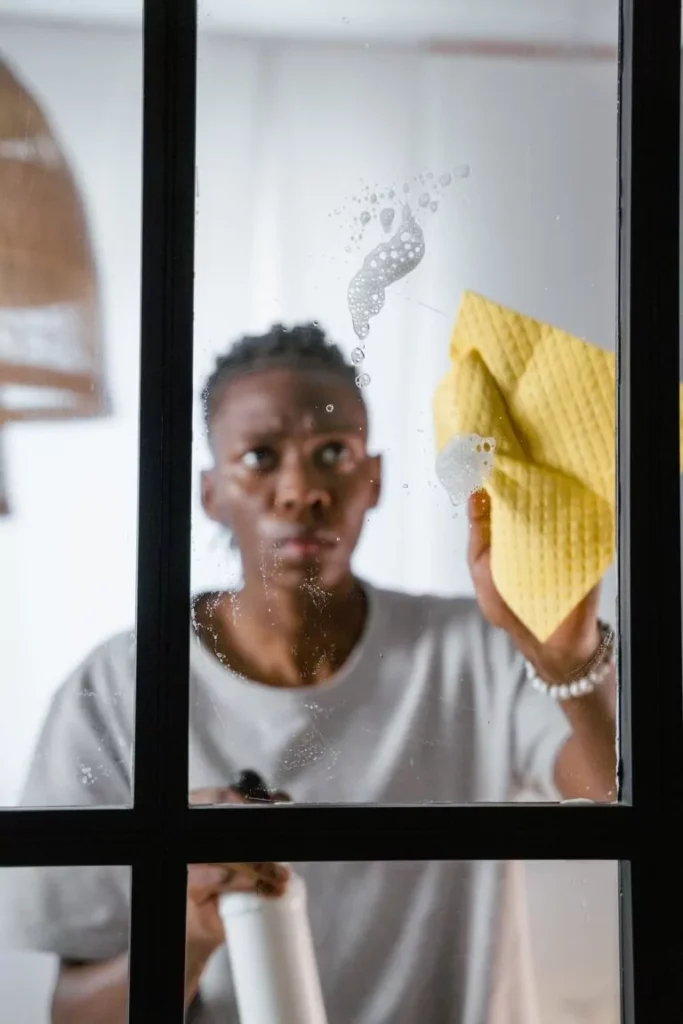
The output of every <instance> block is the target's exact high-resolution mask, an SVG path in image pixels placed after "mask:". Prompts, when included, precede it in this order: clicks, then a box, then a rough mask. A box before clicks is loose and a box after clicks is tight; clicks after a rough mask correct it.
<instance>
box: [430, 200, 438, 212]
mask: <svg viewBox="0 0 683 1024" xmlns="http://www.w3.org/2000/svg"><path fill="white" fill-rule="evenodd" d="M429 209H430V210H431V211H432V213H436V211H437V210H438V209H439V204H438V203H437V201H436V199H433V200H432V201H431V203H430V204H429Z"/></svg>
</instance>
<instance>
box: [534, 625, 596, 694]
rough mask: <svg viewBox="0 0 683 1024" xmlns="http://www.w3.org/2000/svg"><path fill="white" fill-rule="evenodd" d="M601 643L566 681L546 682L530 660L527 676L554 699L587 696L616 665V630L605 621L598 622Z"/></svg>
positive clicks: (535, 685)
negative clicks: (587, 660) (590, 656)
mask: <svg viewBox="0 0 683 1024" xmlns="http://www.w3.org/2000/svg"><path fill="white" fill-rule="evenodd" d="M598 628H599V630H600V644H599V646H598V649H597V651H596V652H595V654H594V655H593V657H592V658H591V659H590V661H589V662H587V663H586V664H585V665H583V666H582V667H581V668H580V669H579V670H578V671H577V672H576V673H574V674H573V676H572V677H571V678H570V679H568V680H567V681H566V682H564V683H546V682H545V680H543V679H541V677H540V676H539V674H538V672H537V671H536V669H535V668H534V666H533V665H532V664H531V662H530V661H527V662H526V663H525V667H526V677H527V679H528V681H529V682H530V683H531V685H532V686H533V688H534V690H537V691H538V692H539V693H543V694H545V696H546V697H551V698H552V699H553V700H569V699H570V698H576V697H585V696H586V694H587V693H593V691H594V690H595V689H596V688H597V687H598V686H600V685H601V684H602V683H604V682H605V680H606V679H608V678H609V676H610V675H611V672H612V667H613V665H614V630H613V629H612V627H611V626H608V625H607V623H605V622H598Z"/></svg>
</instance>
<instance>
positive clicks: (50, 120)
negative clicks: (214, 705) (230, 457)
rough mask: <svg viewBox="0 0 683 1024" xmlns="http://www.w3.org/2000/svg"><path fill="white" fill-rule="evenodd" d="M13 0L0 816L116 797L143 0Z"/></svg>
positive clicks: (130, 509) (4, 54) (4, 240)
mask: <svg viewBox="0 0 683 1024" xmlns="http://www.w3.org/2000/svg"><path fill="white" fill-rule="evenodd" d="M24 6H25V5H24V4H23V2H21V0H18V2H15V3H10V2H5V3H3V4H2V14H0V464H1V465H0V488H1V489H2V496H1V497H0V506H1V508H2V512H3V513H4V514H3V515H2V516H1V517H0V564H1V565H2V575H1V581H0V602H1V604H0V621H1V622H2V639H1V642H0V678H2V687H1V693H0V747H1V748H2V752H3V756H2V763H3V772H2V778H1V779H0V806H1V805H5V806H7V805H14V804H16V803H17V802H20V801H21V802H23V803H25V804H28V805H34V806H36V805H37V806H64V805H79V804H88V805H106V804H126V803H128V802H129V790H130V784H129V780H130V772H131V761H132V722H133V698H134V693H133V690H134V633H133V632H132V630H133V627H134V622H135V591H136V582H135V566H136V543H137V540H136V537H137V526H136V520H137V507H136V506H137V472H138V469H137V464H138V459H137V442H138V404H139V403H138V377H139V370H138V363H139V351H140V344H139V305H140V302H139V296H140V224H141V216H140V190H141V167H140V164H141V97H142V53H141V11H142V3H139V4H137V5H136V4H128V5H127V8H128V9H129V10H130V11H131V12H132V13H135V14H136V17H131V18H130V19H129V20H128V21H125V22H122V23H121V24H119V25H118V26H112V24H111V18H109V19H108V18H107V12H108V13H109V14H110V15H111V14H113V13H115V12H116V11H117V10H118V9H119V7H120V5H119V4H117V3H110V4H109V5H107V4H99V5H98V18H96V19H94V20H93V19H89V20H88V21H87V22H81V21H80V20H79V19H78V17H77V16H75V15H73V14H68V13H67V12H66V7H67V6H69V5H62V8H63V10H64V12H65V13H64V16H63V18H62V19H61V20H60V16H59V13H58V12H56V13H53V12H52V10H51V11H50V14H49V18H46V17H45V16H39V15H38V13H37V12H36V13H35V16H34V17H33V18H31V19H30V21H28V22H27V21H25V20H21V19H20V18H19V17H18V15H20V14H25V13H26V12H25V11H24ZM43 9H44V10H45V9H46V8H45V7H44V5H43ZM55 11H56V9H55ZM13 12H14V13H13ZM99 17H101V18H102V22H101V23H100V21H99ZM112 637H115V639H111V638H112Z"/></svg>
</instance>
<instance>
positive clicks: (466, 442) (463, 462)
mask: <svg viewBox="0 0 683 1024" xmlns="http://www.w3.org/2000/svg"><path fill="white" fill-rule="evenodd" d="M495 448H496V442H495V440H494V438H492V437H480V436H479V434H457V435H456V436H455V437H452V438H451V439H450V441H448V443H447V444H446V445H445V446H444V448H442V450H441V451H440V452H439V454H438V456H437V459H436V475H437V478H438V480H439V482H440V483H441V484H442V485H443V487H444V488H445V490H446V492H447V494H448V497H449V498H450V499H451V501H452V503H453V504H454V505H461V504H463V502H465V501H467V499H468V498H469V496H470V495H471V494H474V492H475V491H478V490H481V488H482V487H483V486H484V484H485V483H486V482H487V480H488V479H489V477H490V475H491V471H492V469H493V461H494V453H495Z"/></svg>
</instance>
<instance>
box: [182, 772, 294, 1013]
mask: <svg viewBox="0 0 683 1024" xmlns="http://www.w3.org/2000/svg"><path fill="white" fill-rule="evenodd" d="M276 799H286V797H285V795H284V794H275V795H274V796H273V797H272V798H271V799H270V802H271V803H272V802H274V801H275V800H276ZM251 802H254V801H253V800H252V799H250V798H249V797H248V796H245V795H244V793H243V792H241V791H240V790H238V789H237V788H232V787H228V788H225V789H220V788H214V789H200V790H196V791H195V792H194V793H191V794H190V803H191V804H194V805H209V804H210V805H224V804H239V803H251ZM259 802H261V799H259ZM288 880H289V871H288V870H287V868H284V867H282V865H280V864H272V863H258V864H191V865H190V866H189V868H188V879H187V947H186V953H185V1003H186V1005H188V1006H189V1004H190V1003H191V1002H192V1000H193V999H194V997H195V995H196V993H197V989H198V987H199V981H200V978H201V976H202V973H203V971H204V968H205V967H206V964H207V961H208V960H209V957H210V956H211V955H212V953H214V952H215V950H216V949H218V947H219V946H221V945H222V944H223V942H224V941H225V934H224V931H223V924H222V922H221V918H220V913H219V910H218V901H219V899H220V897H221V896H223V895H224V894H225V893H231V892H258V893H259V894H260V895H262V896H267V897H272V898H277V897H278V896H282V894H283V893H284V892H285V890H286V888H287V882H288Z"/></svg>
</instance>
